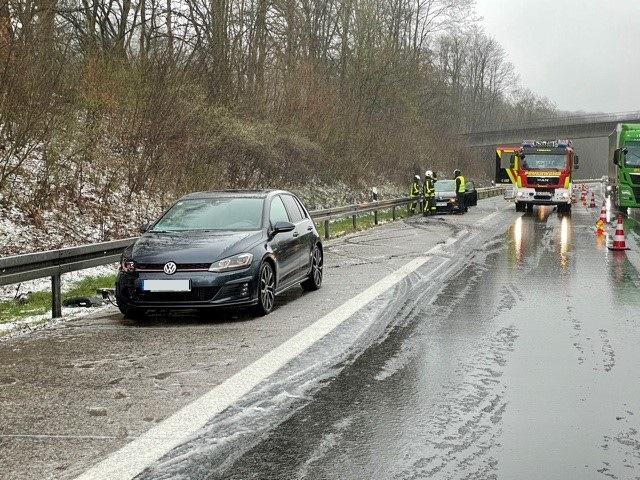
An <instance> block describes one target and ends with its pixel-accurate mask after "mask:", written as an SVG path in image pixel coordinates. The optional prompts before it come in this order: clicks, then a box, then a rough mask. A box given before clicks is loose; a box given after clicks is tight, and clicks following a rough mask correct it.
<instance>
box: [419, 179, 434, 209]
mask: <svg viewBox="0 0 640 480" xmlns="http://www.w3.org/2000/svg"><path fill="white" fill-rule="evenodd" d="M435 183H436V182H435V180H434V179H433V172H432V171H431V170H427V171H426V172H425V173H424V183H423V184H422V192H423V195H424V209H423V213H424V215H435V214H436V189H435Z"/></svg>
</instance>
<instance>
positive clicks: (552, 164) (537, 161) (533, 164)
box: [522, 153, 567, 170]
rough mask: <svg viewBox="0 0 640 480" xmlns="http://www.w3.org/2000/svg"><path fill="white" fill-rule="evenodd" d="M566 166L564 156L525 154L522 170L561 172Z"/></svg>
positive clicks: (565, 157)
mask: <svg viewBox="0 0 640 480" xmlns="http://www.w3.org/2000/svg"><path fill="white" fill-rule="evenodd" d="M566 165H567V156H566V155H565V154H544V153H527V154H526V155H525V158H524V160H523V161H522V168H524V169H527V170H562V169H563V168H565V167H566Z"/></svg>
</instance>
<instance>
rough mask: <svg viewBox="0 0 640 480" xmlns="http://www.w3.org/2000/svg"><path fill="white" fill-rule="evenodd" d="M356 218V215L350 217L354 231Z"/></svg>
mask: <svg viewBox="0 0 640 480" xmlns="http://www.w3.org/2000/svg"><path fill="white" fill-rule="evenodd" d="M356 217H357V215H354V216H353V217H352V218H353V229H354V230H355V229H356Z"/></svg>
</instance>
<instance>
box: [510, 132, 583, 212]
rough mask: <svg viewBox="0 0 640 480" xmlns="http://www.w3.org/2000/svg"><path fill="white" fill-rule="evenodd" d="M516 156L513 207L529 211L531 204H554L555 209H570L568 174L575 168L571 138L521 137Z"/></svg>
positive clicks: (569, 179)
mask: <svg viewBox="0 0 640 480" xmlns="http://www.w3.org/2000/svg"><path fill="white" fill-rule="evenodd" d="M516 156H517V161H516V162H515V163H514V174H515V198H514V202H515V204H516V211H518V212H524V211H525V210H529V211H531V210H533V206H534V205H555V206H557V208H558V212H570V211H571V175H572V172H573V170H574V169H576V170H577V169H578V156H577V155H576V154H575V152H574V151H573V148H572V146H571V140H545V141H538V140H525V141H524V142H522V146H521V147H520V149H519V150H518V152H517V153H516Z"/></svg>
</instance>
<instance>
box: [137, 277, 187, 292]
mask: <svg viewBox="0 0 640 480" xmlns="http://www.w3.org/2000/svg"><path fill="white" fill-rule="evenodd" d="M141 288H142V290H144V291H145V292H190V291H191V282H190V281H189V280H142V285H141Z"/></svg>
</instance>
